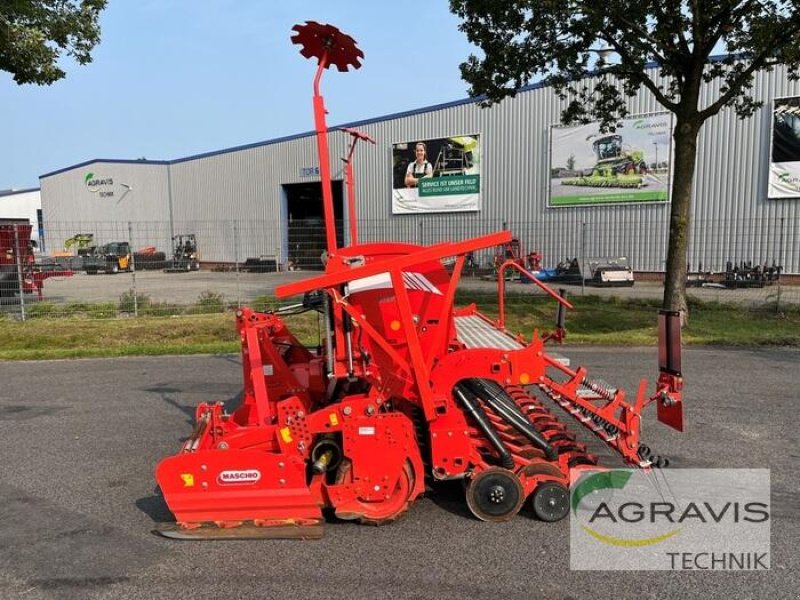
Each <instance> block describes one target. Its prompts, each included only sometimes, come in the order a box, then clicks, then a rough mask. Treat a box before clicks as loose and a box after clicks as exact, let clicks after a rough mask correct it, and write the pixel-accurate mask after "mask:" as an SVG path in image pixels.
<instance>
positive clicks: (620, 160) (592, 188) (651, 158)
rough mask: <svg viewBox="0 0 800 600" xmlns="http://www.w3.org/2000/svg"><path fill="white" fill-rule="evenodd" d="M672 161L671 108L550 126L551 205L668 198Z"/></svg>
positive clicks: (616, 202) (646, 200)
mask: <svg viewBox="0 0 800 600" xmlns="http://www.w3.org/2000/svg"><path fill="white" fill-rule="evenodd" d="M671 164H672V119H671V116H670V115H669V113H662V114H657V115H648V116H644V117H636V118H630V119H623V120H622V121H620V124H619V126H618V127H617V128H616V130H615V131H613V132H606V133H602V132H601V131H600V124H599V123H597V122H595V123H589V124H587V125H578V126H574V127H556V126H554V127H552V128H551V134H550V201H549V206H551V207H559V206H587V205H608V204H631V203H644V202H646V203H651V202H668V201H669V187H670V173H671Z"/></svg>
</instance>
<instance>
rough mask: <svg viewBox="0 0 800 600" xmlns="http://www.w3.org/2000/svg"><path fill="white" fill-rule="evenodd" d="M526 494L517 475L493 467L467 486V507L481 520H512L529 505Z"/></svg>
mask: <svg viewBox="0 0 800 600" xmlns="http://www.w3.org/2000/svg"><path fill="white" fill-rule="evenodd" d="M524 494H525V491H524V488H523V487H522V483H521V482H520V480H519V477H517V476H516V475H515V474H514V473H513V472H511V471H509V470H508V469H501V468H500V467H490V468H488V469H486V470H485V471H482V472H481V473H479V474H478V475H477V476H476V477H475V478H474V479H471V480H470V481H469V483H468V484H467V489H466V497H467V506H468V507H469V510H470V512H472V514H473V515H475V516H476V517H477V518H478V519H480V520H481V521H492V522H499V521H508V520H509V519H512V518H514V516H515V515H516V514H517V513H518V512H519V510H520V508H522V505H523V504H524V503H525V496H524Z"/></svg>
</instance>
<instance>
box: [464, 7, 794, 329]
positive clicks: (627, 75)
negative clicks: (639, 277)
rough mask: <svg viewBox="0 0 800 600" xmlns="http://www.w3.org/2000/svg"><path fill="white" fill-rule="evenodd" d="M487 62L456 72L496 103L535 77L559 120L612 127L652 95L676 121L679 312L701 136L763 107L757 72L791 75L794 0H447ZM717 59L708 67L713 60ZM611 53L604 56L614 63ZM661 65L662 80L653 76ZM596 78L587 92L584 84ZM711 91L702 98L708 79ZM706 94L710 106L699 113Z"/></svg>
mask: <svg viewBox="0 0 800 600" xmlns="http://www.w3.org/2000/svg"><path fill="white" fill-rule="evenodd" d="M450 9H451V11H452V12H453V13H454V14H456V15H457V16H458V17H460V18H461V19H462V23H461V25H460V26H459V28H460V29H461V31H463V32H464V33H465V34H466V35H467V38H468V39H469V41H470V42H472V43H473V44H475V45H476V46H478V47H479V48H480V49H481V51H482V53H483V56H482V57H478V56H475V55H471V56H469V57H468V59H467V61H466V62H464V63H463V64H462V65H461V74H462V77H463V78H464V80H465V81H466V82H467V83H468V84H469V85H470V92H469V93H470V95H471V96H475V97H478V96H480V97H482V98H483V103H484V104H487V105H491V104H493V103H495V102H499V101H500V100H502V99H503V98H505V97H508V96H513V95H514V94H515V93H516V91H517V90H518V89H519V88H520V87H522V86H524V85H526V84H528V83H530V82H532V81H534V80H541V81H543V82H544V83H547V84H550V85H552V86H553V88H554V89H555V90H556V92H557V93H559V94H560V95H561V97H562V98H564V99H565V100H568V102H567V104H566V108H565V110H564V111H563V113H562V115H561V117H562V121H563V122H564V123H572V122H583V123H586V122H589V121H592V120H597V121H599V122H600V124H601V127H602V128H603V129H604V130H608V129H613V127H614V124H615V123H616V122H617V121H618V119H620V118H622V117H624V116H625V115H626V114H627V111H626V108H625V96H626V95H627V96H633V95H635V94H637V93H638V92H639V91H640V90H641V88H645V89H646V90H649V92H650V93H651V94H652V95H653V96H654V97H655V99H656V101H657V102H658V103H659V104H661V105H662V106H663V107H664V108H666V109H667V110H668V111H671V112H672V113H673V114H674V115H675V117H674V123H675V129H674V132H673V139H674V144H673V146H674V152H675V158H674V160H675V162H674V167H673V183H672V205H671V214H670V230H669V250H668V254H667V272H666V281H665V286H664V301H663V308H665V309H667V310H678V311H681V312H682V314H683V315H684V316H685V315H686V274H687V273H686V269H687V257H688V246H689V243H688V233H689V217H690V214H691V212H690V208H691V200H692V184H693V180H694V174H695V159H696V157H697V136H698V134H699V133H700V129H701V128H702V126H703V123H705V121H706V120H707V119H709V118H711V117H713V116H714V115H716V114H717V113H718V112H719V111H720V110H721V109H722V108H724V107H732V108H733V109H734V110H735V111H736V113H737V114H738V115H739V117H741V118H746V117H749V116H750V115H752V114H753V113H754V112H755V111H756V110H757V109H758V108H759V107H760V104H759V103H758V102H755V101H754V100H753V98H752V97H751V96H750V95H749V90H750V88H751V85H752V81H753V74H754V73H755V72H756V71H758V70H760V69H770V68H771V67H772V66H774V65H777V64H779V63H783V64H785V65H787V66H788V67H789V73H791V74H792V75H791V76H792V77H793V78H796V75H795V73H796V70H797V68H798V65H799V64H800V8H799V7H798V3H797V2H796V1H794V0H790V1H786V0H783V1H777V2H774V1H768V0H746V1H733V0H716V1H711V0H691V1H686V0H639V1H638V2H631V1H630V0H603V1H602V2H596V1H590V2H584V1H576V0H450ZM720 53H724V58H722V59H720V60H712V55H713V54H720ZM609 55H610V56H611V59H610V60H609ZM648 63H657V64H658V65H659V66H660V71H661V75H662V76H664V77H665V78H666V79H665V81H667V83H666V84H663V83H661V82H660V80H657V79H654V78H652V77H650V76H649V75H648V72H647V70H646V68H645V67H646V65H647V64H648ZM590 75H595V76H597V77H598V82H597V85H596V86H594V89H587V87H585V81H584V80H585V78H586V77H587V76H590ZM715 80H717V81H718V83H717V84H716V85H712V86H709V87H708V88H707V89H708V91H709V92H711V91H713V90H716V91H717V93H716V95H714V94H713V93H705V94H701V90H702V89H703V86H704V85H705V84H709V83H711V82H714V81H715ZM701 98H703V99H707V101H706V103H705V104H704V105H702V106H701V104H700V101H701Z"/></svg>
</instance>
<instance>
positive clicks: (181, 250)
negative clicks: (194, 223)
mask: <svg viewBox="0 0 800 600" xmlns="http://www.w3.org/2000/svg"><path fill="white" fill-rule="evenodd" d="M164 270H165V271H166V272H167V273H179V272H183V271H199V270H200V260H199V258H198V255H197V239H196V238H195V236H194V234H193V233H181V234H178V235H176V236H173V238H172V261H171V263H170V265H169V266H168V267H167V268H166V269H164Z"/></svg>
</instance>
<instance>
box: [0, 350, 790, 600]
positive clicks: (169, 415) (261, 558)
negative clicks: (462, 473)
mask: <svg viewBox="0 0 800 600" xmlns="http://www.w3.org/2000/svg"><path fill="white" fill-rule="evenodd" d="M562 353H563V354H565V355H567V356H569V357H570V358H571V359H572V361H573V365H577V364H581V365H583V366H586V367H587V368H589V370H590V372H591V373H592V374H593V375H595V376H598V377H601V378H603V379H604V380H606V381H608V382H613V383H614V384H615V385H620V386H624V387H625V388H626V389H628V390H635V388H636V385H637V383H638V377H639V376H641V375H645V376H648V375H649V376H651V377H652V376H653V375H654V374H655V368H656V364H657V361H656V352H655V349H652V348H646V349H645V348H624V349H620V348H585V347H576V348H570V347H565V348H564V349H563V351H562ZM798 365H800V350H798V349H796V348H765V349H722V348H688V349H686V350H685V353H684V372H685V377H686V411H687V431H686V432H685V433H684V434H678V433H676V432H673V431H671V430H668V429H666V428H665V427H663V426H661V425H660V424H658V423H656V422H655V417H654V415H653V414H652V413H648V418H647V419H646V420H645V434H644V438H645V441H646V442H647V443H648V444H649V445H650V446H652V447H653V448H654V449H655V450H657V451H658V452H659V453H662V454H666V455H667V456H669V457H670V458H671V459H672V463H673V465H674V466H675V467H753V468H756V467H758V468H763V467H766V468H769V469H770V470H771V487H772V502H773V505H772V519H773V521H772V557H771V570H770V571H762V572H708V571H703V572H700V571H684V572H645V571H640V572H610V571H598V572H578V571H571V570H570V569H569V550H570V549H569V524H568V520H564V521H560V522H558V523H543V522H540V521H537V520H535V519H534V518H533V517H532V516H530V515H529V514H525V513H522V514H520V515H519V516H517V517H516V518H515V519H513V520H512V521H510V522H507V523H500V524H489V523H483V522H479V521H477V520H476V519H474V518H473V517H472V516H470V514H469V512H468V511H467V509H466V506H465V504H464V500H463V493H460V492H459V490H458V489H455V490H453V489H449V488H448V489H445V490H443V491H441V492H440V493H439V494H437V495H433V496H430V497H424V498H423V499H421V500H420V501H418V502H416V503H415V504H414V505H413V506H412V507H411V508H410V510H409V512H408V513H407V514H406V515H405V516H404V517H403V518H401V519H400V520H398V521H397V522H395V523H393V524H391V525H388V526H384V527H371V526H363V525H357V524H353V523H344V522H337V523H329V524H327V525H326V532H325V536H324V538H323V539H322V540H319V541H306V542H303V541H293V540H292V541H290V540H282V541H278V540H251V541H216V542H207V541H206V542H196V541H195V542H181V541H174V540H167V539H164V538H160V537H157V536H156V535H154V534H153V533H152V529H153V528H154V526H155V525H156V524H157V523H159V522H163V521H167V520H170V518H171V517H170V514H169V512H168V511H167V509H166V507H165V505H164V503H163V501H162V499H161V498H160V497H159V496H158V495H157V494H155V481H154V479H153V469H154V467H155V465H156V464H157V462H158V461H159V459H160V458H162V457H164V456H167V455H170V454H173V453H175V452H176V451H177V450H178V447H179V444H180V441H181V440H182V439H183V438H185V437H186V436H187V435H188V434H189V432H190V430H191V426H192V420H193V411H194V406H195V405H196V404H197V403H198V402H201V401H211V400H226V399H230V398H233V397H235V396H236V395H237V394H238V392H239V390H240V388H241V367H240V365H239V359H238V357H235V356H192V357H166V358H149V357H142V358H139V357H137V358H124V359H103V360H71V361H32V362H0V382H2V383H1V384H0V433H1V435H0V457H2V460H0V598H2V599H3V600H17V599H20V600H31V599H86V598H102V599H116V598H120V599H121V598H124V599H130V600H135V599H140V598H141V599H147V600H154V599H161V598H165V599H166V598H169V599H173V598H192V599H203V598H209V599H210V598H214V599H221V598H241V599H249V598H280V599H293V600H294V599H303V598H314V599H315V600H317V599H320V598H324V599H325V600H328V599H331V600H333V599H337V598H347V599H350V600H361V599H364V600H366V599H370V600H373V599H384V598H386V599H390V598H414V599H447V598H458V599H462V598H481V599H483V598H486V599H492V600H498V599H499V600H512V599H519V600H523V599H524V600H531V599H537V598H546V599H552V600H567V599H580V600H586V599H590V598H591V599H599V598H620V599H626V598H631V599H634V598H635V599H637V600H641V599H644V598H653V599H669V598H675V599H678V598H680V599H685V598H706V599H710V598H725V599H726V600H732V599H735V598H775V599H782V598H795V597H797V575H796V574H797V569H798V567H800V564H799V562H800V561H798V553H797V546H798V542H800V523H799V522H798V517H799V516H800V503H798V501H797V492H798V487H800V486H798V481H799V479H800V478H798V475H797V471H795V467H796V465H797V462H796V461H798V459H800V444H799V443H798V442H799V441H800V440H799V439H798V433H797V429H798V425H797V413H798V410H797V409H798V402H797V392H798V387H800V386H799V385H798V384H800V374H799V372H798ZM565 418H566V417H565ZM611 462H612V463H613V460H612V461H611Z"/></svg>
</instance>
